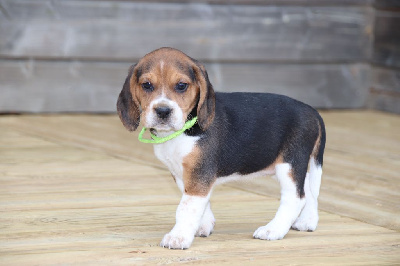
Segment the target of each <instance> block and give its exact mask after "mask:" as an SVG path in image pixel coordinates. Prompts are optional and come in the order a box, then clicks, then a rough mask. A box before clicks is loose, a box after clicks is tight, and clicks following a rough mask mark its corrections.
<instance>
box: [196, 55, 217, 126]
mask: <svg viewBox="0 0 400 266" xmlns="http://www.w3.org/2000/svg"><path fill="white" fill-rule="evenodd" d="M194 62H195V63H196V67H195V73H196V80H197V82H198V83H199V86H200V97H199V103H198V106H197V121H198V123H199V126H200V128H201V129H202V130H206V129H207V128H208V127H209V126H210V125H211V123H212V121H213V120H214V116H215V93H214V89H213V86H212V85H211V82H210V80H209V79H208V74H207V71H206V69H205V68H204V66H203V65H201V64H200V63H198V62H197V61H195V60H194Z"/></svg>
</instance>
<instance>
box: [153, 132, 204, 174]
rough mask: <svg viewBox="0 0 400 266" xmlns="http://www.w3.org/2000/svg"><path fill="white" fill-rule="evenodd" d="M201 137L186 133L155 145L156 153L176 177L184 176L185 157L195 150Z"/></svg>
mask: <svg viewBox="0 0 400 266" xmlns="http://www.w3.org/2000/svg"><path fill="white" fill-rule="evenodd" d="M198 139H199V137H190V136H186V135H184V134H182V135H180V136H178V137H176V138H174V139H172V140H169V141H167V142H165V143H162V144H155V145H154V153H155V155H156V156H157V158H158V159H159V160H160V161H161V162H163V163H164V164H165V165H166V166H167V167H168V169H169V170H170V172H171V173H172V174H173V175H174V177H175V178H177V179H180V180H182V178H183V166H182V162H183V159H184V158H185V157H186V156H187V155H188V154H189V153H190V152H191V151H192V150H193V148H194V146H195V145H196V142H197V141H198Z"/></svg>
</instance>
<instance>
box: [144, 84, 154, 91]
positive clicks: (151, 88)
mask: <svg viewBox="0 0 400 266" xmlns="http://www.w3.org/2000/svg"><path fill="white" fill-rule="evenodd" d="M142 88H143V90H145V91H153V90H154V87H153V85H151V83H150V82H145V83H142Z"/></svg>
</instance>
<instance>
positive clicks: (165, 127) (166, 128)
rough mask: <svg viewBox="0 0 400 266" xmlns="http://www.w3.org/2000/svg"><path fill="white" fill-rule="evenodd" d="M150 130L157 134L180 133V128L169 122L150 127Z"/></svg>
mask: <svg viewBox="0 0 400 266" xmlns="http://www.w3.org/2000/svg"><path fill="white" fill-rule="evenodd" d="M150 130H151V131H152V133H153V132H155V133H157V132H159V133H161V132H172V131H178V130H179V128H176V127H175V126H174V125H172V124H171V123H167V122H159V123H157V124H156V125H153V126H151V127H150Z"/></svg>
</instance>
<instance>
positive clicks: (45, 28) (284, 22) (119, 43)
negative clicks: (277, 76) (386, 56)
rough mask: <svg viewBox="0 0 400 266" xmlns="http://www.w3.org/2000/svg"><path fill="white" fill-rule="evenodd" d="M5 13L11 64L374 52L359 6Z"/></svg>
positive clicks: (36, 7) (3, 46)
mask: <svg viewBox="0 0 400 266" xmlns="http://www.w3.org/2000/svg"><path fill="white" fill-rule="evenodd" d="M3 5H4V9H5V10H7V13H8V16H9V17H10V19H9V20H5V21H2V23H1V24H2V26H1V27H0V29H1V30H0V40H1V42H0V56H1V57H3V58H14V57H16V58H48V59H49V58H51V59H66V58H73V59H96V60H137V59H139V58H141V57H142V56H143V55H144V54H146V53H148V52H149V51H151V50H154V49H157V48H159V47H163V46H170V47H175V48H177V49H180V50H182V51H184V52H186V53H188V54H189V55H190V56H192V57H193V58H196V59H199V60H208V61H218V60H245V61H246V60H247V61H265V60H289V61H299V60H306V61H320V62H327V61H334V62H343V61H345V62H347V61H355V60H356V61H363V60H364V59H365V58H366V57H367V56H368V55H369V54H370V52H371V47H372V46H371V44H372V35H371V34H372V31H371V29H372V16H371V12H370V10H369V9H368V8H366V7H358V6H357V7H348V6H347V7H340V6H338V7H324V6H312V7H307V8H305V7H303V6H284V7H279V6H252V5H229V6H226V5H207V4H180V3H173V4H172V3H170V4H163V3H137V2H136V3H132V2H114V1H100V2H98V1H97V2H96V1H48V2H43V1H39V2H29V1H16V2H15V3H14V1H6V2H4V4H3ZM24 5H27V6H26V7H25V8H24ZM43 6H46V8H43ZM25 9H26V11H25ZM46 9H47V11H44V10H46ZM43 13H45V15H44V14H43Z"/></svg>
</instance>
